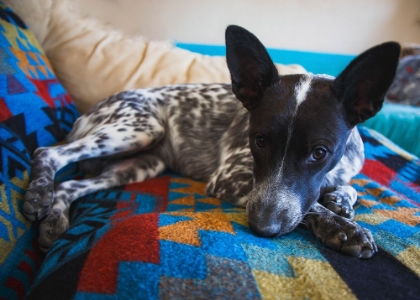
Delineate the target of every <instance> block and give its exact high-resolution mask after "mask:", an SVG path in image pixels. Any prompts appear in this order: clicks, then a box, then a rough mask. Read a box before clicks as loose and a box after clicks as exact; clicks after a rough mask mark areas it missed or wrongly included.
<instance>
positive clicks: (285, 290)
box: [29, 128, 420, 299]
mask: <svg viewBox="0 0 420 300" xmlns="http://www.w3.org/2000/svg"><path fill="white" fill-rule="evenodd" d="M360 131H361V134H362V137H363V139H364V142H365V147H366V164H365V167H364V168H363V171H362V173H361V174H360V175H358V176H357V177H356V178H354V180H353V182H352V184H353V186H354V187H355V188H356V189H357V190H358V193H359V202H358V204H357V206H356V220H357V221H358V222H359V223H360V224H361V225H363V226H364V227H367V228H369V229H370V230H371V231H372V233H373V235H374V237H375V239H376V241H377V243H378V246H379V247H380V251H379V253H377V254H376V255H375V256H374V257H373V258H372V259H369V260H360V259H355V258H351V257H348V256H344V255H342V254H339V253H337V252H336V251H333V250H329V249H327V248H326V247H324V246H323V245H322V244H321V242H319V241H318V240H317V239H316V238H314V236H313V235H312V234H311V233H310V232H308V231H306V230H305V229H303V228H299V229H297V230H296V231H294V232H293V233H291V234H288V235H285V236H282V237H279V238H275V239H265V238H259V237H256V236H254V235H252V234H251V232H250V231H249V229H248V227H247V221H246V215H245V211H244V209H240V208H235V207H233V206H231V205H229V204H227V203H224V202H221V201H219V200H218V199H214V198H208V197H206V195H205V193H204V190H205V184H204V183H201V182H196V181H193V180H191V179H188V178H184V177H179V176H177V175H174V174H166V175H163V176H161V177H159V178H156V179H152V180H149V181H146V182H143V183H137V184H130V185H127V186H125V187H121V188H119V189H112V190H107V191H103V192H98V193H95V194H92V195H90V196H87V197H84V198H82V199H80V200H78V201H77V202H76V203H75V204H74V205H75V209H74V211H73V223H72V224H73V225H72V226H71V228H70V230H69V231H67V232H66V233H65V234H64V235H63V236H62V237H61V238H60V239H59V240H57V241H56V242H55V243H54V245H53V247H52V248H51V250H50V252H49V253H48V255H47V257H46V259H45V261H44V263H43V265H42V267H41V270H40V273H39V274H38V276H37V278H36V280H35V285H34V287H33V289H32V291H31V294H30V297H29V298H30V299H41V298H42V299H45V298H46V297H47V298H50V299H69V298H74V299H98V298H104V299H108V298H109V299H224V298H225V299H227V298H236V299H259V298H266V299H273V298H278V299H328V298H334V299H337V298H340V299H354V298H361V299H368V298H370V299H373V298H376V299H410V298H411V299H412V298H416V297H418V295H420V279H419V276H420V265H419V261H420V227H419V224H420V160H419V159H418V158H415V157H412V156H410V155H409V154H407V153H405V152H403V151H402V150H400V149H399V148H398V147H396V146H394V145H393V144H392V143H390V142H388V141H387V140H386V139H384V138H383V137H381V136H380V135H379V134H377V133H376V132H374V131H368V130H367V129H365V128H361V129H360Z"/></svg>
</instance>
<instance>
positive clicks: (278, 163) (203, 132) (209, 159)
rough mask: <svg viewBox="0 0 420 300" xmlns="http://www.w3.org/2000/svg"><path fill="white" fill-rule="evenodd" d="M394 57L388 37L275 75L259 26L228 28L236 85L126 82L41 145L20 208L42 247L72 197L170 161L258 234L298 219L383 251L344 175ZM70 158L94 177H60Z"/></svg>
mask: <svg viewBox="0 0 420 300" xmlns="http://www.w3.org/2000/svg"><path fill="white" fill-rule="evenodd" d="M399 54H400V46H399V45H398V44H397V43H394V42H388V43H384V44H381V45H379V46H376V47H373V48H371V49H369V50H367V51H366V52H364V53H362V54H361V55H359V56H358V57H356V58H355V59H354V60H353V61H352V62H351V63H350V64H349V65H348V66H347V67H346V68H345V69H344V71H343V72H342V73H341V74H340V75H339V76H338V77H337V78H333V77H331V76H326V75H311V74H302V75H284V76H280V75H279V73H278V71H277V69H276V66H275V65H274V64H273V62H272V60H271V58H270V56H269V54H268V52H267V51H266V49H265V48H264V46H263V45H262V43H261V42H260V41H259V40H258V39H257V38H256V37H255V36H254V35H253V34H252V33H250V32H248V31H247V30H245V29H243V28H241V27H238V26H229V27H228V28H227V30H226V60H227V65H228V68H229V71H230V74H231V79H232V83H231V85H228V84H183V85H171V86H163V87H158V88H149V89H137V90H129V91H124V92H120V93H117V94H115V95H112V96H110V97H109V98H107V99H105V100H103V101H102V102H100V103H98V104H97V105H95V106H94V107H93V108H92V109H91V110H90V111H89V112H88V113H86V114H85V115H83V116H81V117H80V118H79V119H78V120H77V121H76V122H75V124H74V127H73V130H72V131H71V133H70V134H69V136H68V140H69V143H68V144H66V145H61V146H56V147H48V148H39V149H37V150H36V151H35V153H34V155H33V161H32V172H31V181H30V186H29V188H28V190H27V192H26V195H25V201H24V204H23V210H24V213H25V215H26V216H27V217H28V218H29V219H30V220H40V238H39V244H40V246H41V247H42V248H44V249H48V248H49V247H50V246H51V244H52V242H53V241H54V240H55V239H56V238H57V237H58V236H59V235H60V234H61V233H63V232H64V231H65V230H66V229H67V228H68V227H69V207H70V204H71V203H72V202H73V201H74V200H75V199H77V198H79V197H82V196H83V195H86V194H89V193H92V192H95V191H98V190H103V189H107V188H111V187H115V186H120V185H125V184H128V183H131V182H138V181H143V180H146V179H148V178H153V177H156V176H158V175H159V174H160V173H162V172H163V171H164V170H165V169H166V168H169V169H171V170H173V171H175V172H178V173H180V174H182V175H184V176H190V177H192V178H194V179H197V180H201V181H205V182H207V193H208V195H209V196H211V197H217V198H220V199H222V200H224V201H227V202H230V203H232V204H234V205H238V206H242V207H245V208H246V214H247V217H248V224H249V227H250V229H251V231H252V232H253V233H254V234H256V235H258V236H262V237H270V238H271V237H276V236H279V235H283V234H286V233H288V232H291V231H292V230H293V229H295V228H296V227H297V226H298V225H299V224H303V225H304V226H306V227H307V228H308V229H309V230H311V231H312V232H313V233H314V234H315V236H316V237H318V238H319V239H321V240H322V242H323V243H324V244H325V245H327V246H328V247H330V248H333V249H336V250H338V251H341V252H342V253H344V254H347V255H351V256H355V257H360V258H369V257H371V256H372V255H373V254H374V253H375V252H376V251H377V246H376V244H375V242H374V240H373V237H372V234H371V233H370V231H369V230H367V229H365V228H362V227H361V226H359V225H358V224H357V223H356V222H354V221H353V220H352V218H353V215H354V211H353V204H354V203H355V202H356V199H357V193H356V191H355V189H354V188H353V187H351V186H350V185H349V181H350V179H351V178H352V176H354V175H356V174H357V173H358V172H359V171H360V169H361V168H362V165H363V160H364V154H363V153H364V149H363V143H362V140H361V138H360V135H359V133H358V130H357V128H356V127H355V126H356V125H357V124H359V123H361V122H364V121H365V120H367V119H368V118H370V117H372V116H374V115H375V114H376V113H377V112H378V111H379V110H380V109H381V107H382V103H383V100H384V95H385V93H386V92H387V90H388V88H389V86H390V85H391V83H392V81H393V78H394V75H395V71H396V67H397V64H398V57H399ZM72 162H78V163H79V165H80V167H81V169H82V170H88V171H89V172H90V173H92V175H93V176H94V177H92V178H89V179H82V180H70V181H65V182H63V183H61V184H59V185H58V186H55V185H54V175H55V173H56V172H57V170H59V169H60V168H62V167H64V166H65V165H67V164H69V163H72Z"/></svg>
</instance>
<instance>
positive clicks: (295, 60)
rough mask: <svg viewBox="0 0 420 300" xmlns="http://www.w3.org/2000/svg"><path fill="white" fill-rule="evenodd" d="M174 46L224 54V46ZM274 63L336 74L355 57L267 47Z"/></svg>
mask: <svg viewBox="0 0 420 300" xmlns="http://www.w3.org/2000/svg"><path fill="white" fill-rule="evenodd" d="M176 46H177V47H179V48H182V49H186V50H190V51H193V52H197V53H201V54H207V55H218V56H225V54H226V47H225V46H217V45H203V44H186V43H176ZM267 50H268V52H269V53H270V56H271V58H272V59H273V61H274V62H275V63H279V64H285V65H289V64H298V65H301V66H303V67H304V68H305V69H306V70H307V71H308V72H312V73H314V74H328V75H332V76H337V75H338V74H340V72H341V71H342V70H343V69H344V68H345V67H346V66H347V65H348V64H349V63H350V61H351V60H352V59H353V58H354V57H355V56H354V55H343V54H330V53H318V52H305V51H296V50H285V49H272V48H270V49H267Z"/></svg>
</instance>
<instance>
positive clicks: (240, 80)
mask: <svg viewBox="0 0 420 300" xmlns="http://www.w3.org/2000/svg"><path fill="white" fill-rule="evenodd" d="M226 60H227V65H228V68H229V71H230V75H231V78H232V91H233V93H234V94H235V95H236V97H237V98H238V99H239V100H240V101H241V102H242V103H243V105H244V106H245V107H246V108H248V109H251V108H252V107H253V106H254V105H256V103H257V102H258V100H259V99H260V98H261V97H262V95H263V92H264V90H265V89H266V88H267V87H269V86H270V85H271V84H273V83H275V82H278V81H279V80H280V77H279V73H278V71H277V69H276V66H275V65H274V64H273V61H272V60H271V58H270V56H269V54H268V52H267V50H266V49H265V47H264V46H263V44H262V43H261V42H260V41H259V40H258V39H257V37H256V36H255V35H253V34H252V33H250V32H249V31H247V30H246V29H244V28H242V27H239V26H235V25H230V26H229V27H228V28H227V29H226Z"/></svg>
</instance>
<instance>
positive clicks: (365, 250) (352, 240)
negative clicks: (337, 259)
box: [307, 214, 378, 258]
mask: <svg viewBox="0 0 420 300" xmlns="http://www.w3.org/2000/svg"><path fill="white" fill-rule="evenodd" d="M307 222H308V226H309V227H310V228H311V230H312V231H313V232H314V234H315V235H316V237H318V238H319V239H320V240H321V241H322V242H323V243H324V244H325V245H326V246H327V247H329V248H331V249H334V250H338V251H340V252H342V253H344V254H346V255H349V256H354V257H358V258H370V257H372V256H373V255H374V254H375V253H376V252H378V247H377V246H376V243H375V241H374V239H373V236H372V234H371V232H370V230H368V229H366V228H363V227H361V226H360V225H359V224H357V223H356V222H354V221H351V220H348V219H345V218H343V217H340V216H337V215H332V214H331V215H324V214H320V215H316V216H314V217H312V218H309V219H308V220H307Z"/></svg>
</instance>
